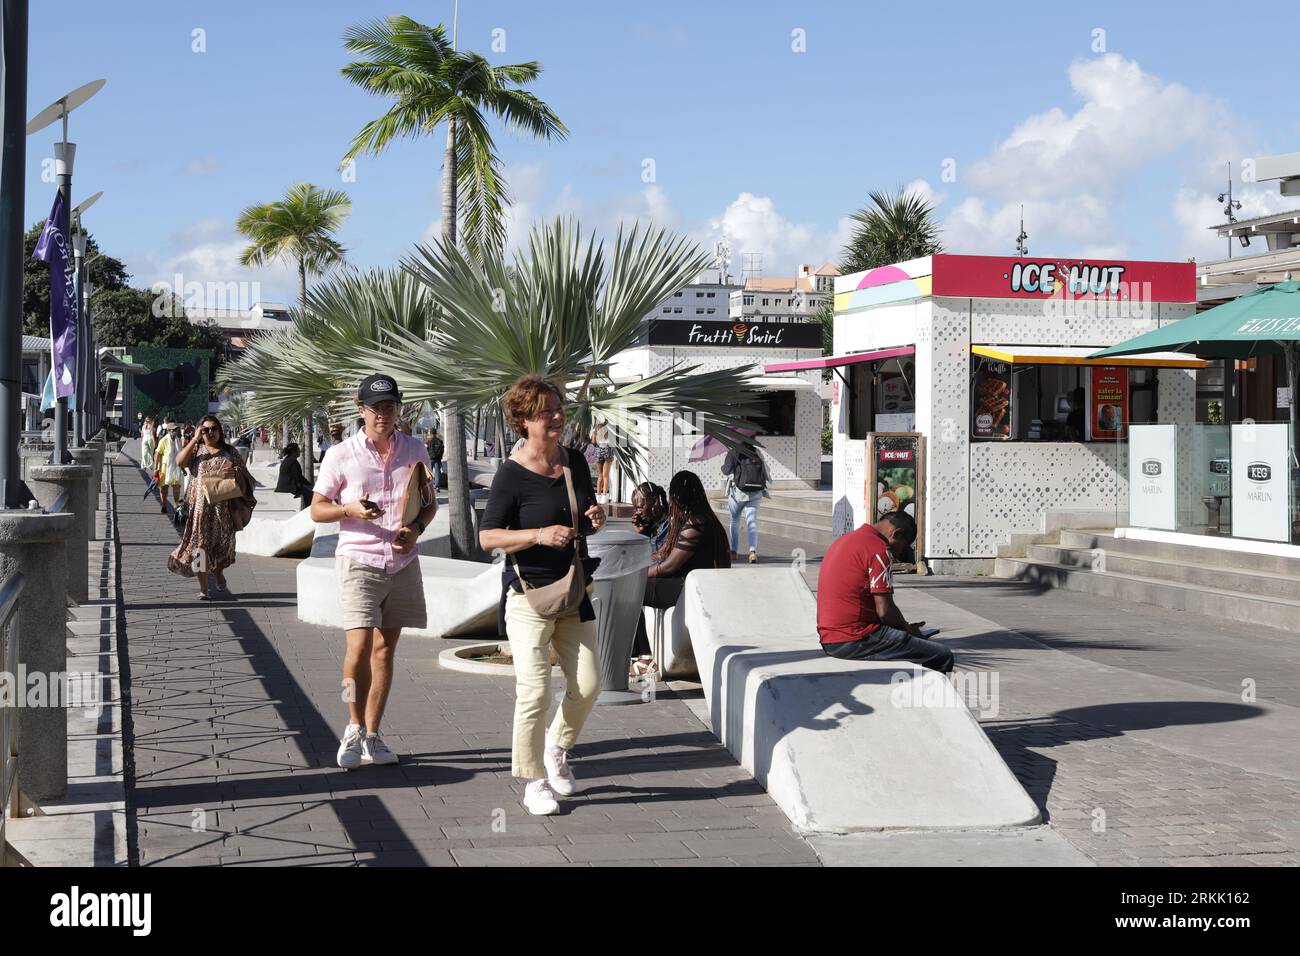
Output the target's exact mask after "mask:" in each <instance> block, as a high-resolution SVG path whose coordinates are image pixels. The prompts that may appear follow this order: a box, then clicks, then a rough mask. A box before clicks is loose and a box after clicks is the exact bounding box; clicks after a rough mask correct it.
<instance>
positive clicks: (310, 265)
mask: <svg viewBox="0 0 1300 956" xmlns="http://www.w3.org/2000/svg"><path fill="white" fill-rule="evenodd" d="M351 211H352V200H351V199H349V198H348V195H347V193H345V192H342V191H341V190H337V189H329V190H322V189H317V188H316V187H315V186H313V185H312V184H311V183H298V184H297V185H295V186H293V187H292V188H290V190H289V191H288V192H287V193H285V195H284V198H283V199H280V200H276V201H275V202H268V203H261V204H260V205H256V206H249V207H248V208H247V209H245V210H244V211H243V212H241V213H240V214H239V219H238V220H236V222H235V228H236V229H238V230H239V231H240V232H241V233H242V234H243V235H244V236H246V237H247V238H248V239H249V243H250V244H249V246H248V247H247V248H246V249H245V250H244V251H243V252H242V253H240V256H239V262H240V264H241V265H245V266H250V267H256V266H263V265H266V264H268V263H270V262H276V261H285V262H291V263H293V264H294V265H295V266H296V267H297V269H298V303H299V309H300V311H301V312H302V313H305V312H306V311H307V276H308V275H309V274H310V275H324V274H325V273H327V272H329V271H330V270H331V269H334V268H337V267H338V266H341V265H342V264H343V261H344V256H345V254H346V250H345V249H344V248H343V246H342V244H340V243H339V241H338V240H337V239H335V238H334V233H336V232H338V230H339V229H340V228H341V227H342V225H343V221H344V220H345V219H347V217H348V213H350V212H351ZM307 415H308V417H307V419H306V420H305V421H304V423H303V433H304V436H305V440H304V444H305V445H306V446H307V447H306V448H304V449H303V461H304V463H305V466H306V467H305V469H304V471H305V474H306V478H307V480H308V481H310V480H311V479H312V476H313V472H314V470H315V467H314V464H313V461H314V458H313V455H312V447H311V441H312V439H311V417H310V409H307Z"/></svg>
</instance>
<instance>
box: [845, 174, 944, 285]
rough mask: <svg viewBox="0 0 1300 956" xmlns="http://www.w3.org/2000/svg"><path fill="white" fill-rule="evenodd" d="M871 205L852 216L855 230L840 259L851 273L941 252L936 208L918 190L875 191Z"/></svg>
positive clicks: (871, 196)
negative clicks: (907, 191)
mask: <svg viewBox="0 0 1300 956" xmlns="http://www.w3.org/2000/svg"><path fill="white" fill-rule="evenodd" d="M868 198H869V199H870V200H871V204H870V205H869V206H867V207H865V208H863V209H859V210H858V211H857V212H855V213H853V215H852V216H851V217H850V218H851V219H852V221H853V223H854V228H853V233H852V235H851V236H850V238H849V242H848V245H847V246H845V248H844V253H843V256H842V258H841V261H840V272H841V274H843V275H848V274H849V273H852V272H861V271H863V270H864V269H874V268H876V267H878V266H883V265H890V264H892V263H895V262H906V261H907V260H909V259H919V258H921V257H922V256H930V255H934V254H935V253H938V252H942V251H943V249H942V246H941V245H940V243H939V224H938V223H937V222H936V221H935V219H934V207H933V206H931V205H930V203H929V201H928V200H926V199H925V198H924V197H922V196H920V195H918V194H916V193H905V192H903V190H902V188H901V187H900V188H899V190H898V192H897V193H893V194H890V193H886V192H881V191H876V192H872V193H871V194H870V196H869V197H868Z"/></svg>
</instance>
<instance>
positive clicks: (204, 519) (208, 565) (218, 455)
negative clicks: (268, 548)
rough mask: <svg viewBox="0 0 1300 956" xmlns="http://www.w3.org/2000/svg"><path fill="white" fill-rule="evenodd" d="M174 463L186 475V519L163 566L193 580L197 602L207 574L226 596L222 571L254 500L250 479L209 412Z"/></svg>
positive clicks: (204, 589) (229, 561)
mask: <svg viewBox="0 0 1300 956" xmlns="http://www.w3.org/2000/svg"><path fill="white" fill-rule="evenodd" d="M176 464H177V466H178V467H180V468H182V469H184V470H185V471H187V472H188V473H189V475H190V483H189V488H188V489H187V490H186V494H185V505H186V511H187V512H188V517H187V518H186V521H185V531H184V532H183V533H182V535H181V543H180V544H179V545H177V547H176V550H175V551H173V552H172V553H171V554H170V555H169V556H168V558H167V568H168V570H170V571H173V572H175V573H176V574H183V575H184V576H185V577H187V578H188V577H196V578H198V580H199V600H200V601H206V600H208V575H209V574H211V575H212V577H213V579H214V582H215V586H216V588H217V590H219V591H223V592H225V594H226V595H227V596H231V595H230V591H229V589H228V588H227V587H226V575H225V570H226V568H228V567H230V566H231V565H232V564H234V563H235V532H237V531H239V530H240V529H241V528H243V527H244V526H245V525H246V524H247V523H248V517H249V515H251V513H252V508H253V506H254V505H255V504H256V498H254V496H253V480H252V478H251V477H250V476H249V474H248V469H247V468H246V467H245V466H244V462H243V459H242V458H240V456H239V452H237V451H236V450H235V448H234V446H233V445H231V444H230V443H229V442H227V441H226V436H225V432H224V430H223V429H222V427H221V422H220V421H218V420H217V418H216V416H214V415H205V416H204V417H203V419H202V420H201V421H200V422H199V427H198V429H197V430H196V431H195V432H194V437H193V438H191V439H190V441H189V442H188V444H186V445H185V447H184V448H182V449H181V450H180V451H179V452H178V453H177V455H176Z"/></svg>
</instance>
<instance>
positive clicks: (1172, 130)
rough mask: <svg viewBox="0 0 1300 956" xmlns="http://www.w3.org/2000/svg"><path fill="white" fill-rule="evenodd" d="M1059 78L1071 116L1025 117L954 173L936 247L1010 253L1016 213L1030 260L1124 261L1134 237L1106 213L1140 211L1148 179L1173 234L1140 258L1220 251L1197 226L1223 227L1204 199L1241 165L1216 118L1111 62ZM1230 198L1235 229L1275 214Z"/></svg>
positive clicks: (1224, 113) (1259, 199)
mask: <svg viewBox="0 0 1300 956" xmlns="http://www.w3.org/2000/svg"><path fill="white" fill-rule="evenodd" d="M1069 78H1070V85H1071V88H1072V89H1073V91H1074V93H1075V95H1076V96H1077V97H1078V99H1079V100H1080V101H1081V102H1080V105H1079V106H1078V108H1077V109H1075V110H1074V111H1073V112H1067V111H1066V110H1064V109H1062V108H1060V107H1053V108H1051V109H1049V110H1046V111H1044V112H1042V113H1037V114H1035V115H1032V116H1029V117H1027V118H1025V119H1024V120H1022V121H1021V122H1019V123H1018V124H1016V125H1015V127H1014V128H1013V129H1012V130H1011V132H1010V134H1008V136H1007V137H1006V139H1004V140H1003V141H1002V142H1000V143H998V144H997V145H996V146H995V147H994V149H993V151H992V152H991V153H990V154H989V155H987V156H984V157H981V158H979V159H977V160H975V161H974V162H971V163H968V164H965V165H964V166H962V167H959V177H960V179H959V186H961V187H963V188H964V189H965V190H966V192H965V197H964V198H963V199H962V200H961V201H960V202H958V203H956V204H955V205H954V206H953V207H952V209H951V211H950V212H949V213H948V215H947V216H946V217H945V219H944V220H943V241H944V246H945V248H946V249H947V250H948V251H951V252H972V253H973V252H981V253H1004V254H1010V253H1011V252H1012V251H1013V250H1014V244H1015V237H1016V234H1017V233H1018V232H1019V217H1020V205H1021V203H1023V204H1024V214H1025V229H1026V231H1027V232H1028V233H1029V248H1030V252H1031V254H1033V255H1037V254H1043V255H1084V256H1092V257H1109V256H1115V257H1118V256H1122V255H1128V254H1133V250H1132V248H1131V240H1132V239H1139V238H1141V237H1140V236H1133V235H1130V234H1129V232H1128V231H1127V230H1129V229H1131V228H1132V226H1131V225H1130V224H1128V223H1124V222H1121V221H1120V216H1119V215H1118V212H1119V210H1120V209H1121V208H1123V207H1127V206H1134V207H1136V208H1144V209H1147V210H1149V209H1151V206H1152V197H1151V196H1150V195H1149V192H1148V194H1147V195H1140V194H1138V193H1137V192H1136V190H1138V189H1144V190H1148V191H1149V190H1150V188H1151V187H1150V185H1149V183H1150V180H1151V174H1152V173H1155V174H1158V175H1159V176H1160V177H1161V180H1162V181H1164V182H1167V183H1168V193H1167V197H1168V199H1167V201H1168V203H1169V205H1168V207H1167V208H1168V210H1169V212H1168V215H1169V216H1170V218H1171V219H1172V221H1173V222H1174V223H1175V224H1176V225H1177V226H1178V228H1179V235H1178V238H1177V240H1176V241H1177V246H1176V247H1175V248H1165V249H1158V250H1141V254H1143V255H1158V256H1160V257H1162V258H1168V259H1175V260H1176V259H1180V258H1183V257H1185V256H1187V255H1215V256H1217V255H1221V254H1222V252H1223V248H1224V247H1223V245H1222V242H1223V241H1222V240H1219V239H1217V238H1216V237H1214V234H1213V233H1212V232H1211V231H1210V230H1209V229H1207V228H1206V227H1207V226H1209V225H1210V224H1212V223H1214V222H1215V221H1219V220H1222V218H1223V216H1222V212H1221V204H1217V205H1216V204H1215V202H1214V196H1215V195H1217V193H1218V191H1219V190H1221V189H1223V188H1224V179H1225V177H1226V172H1227V171H1226V168H1225V166H1224V163H1225V162H1226V161H1227V160H1228V159H1229V158H1235V157H1240V156H1242V155H1243V151H1242V142H1241V136H1240V134H1239V133H1237V132H1236V130H1235V129H1234V126H1233V123H1232V118H1231V115H1230V113H1229V111H1228V109H1227V108H1226V107H1225V106H1224V105H1223V104H1222V103H1221V102H1220V101H1219V100H1217V99H1216V98H1214V97H1212V96H1208V95H1206V94H1203V93H1197V92H1194V91H1192V90H1189V89H1188V88H1187V87H1185V86H1182V85H1180V84H1178V83H1166V82H1164V81H1163V80H1161V79H1160V78H1159V77H1156V76H1153V75H1152V74H1150V73H1147V72H1145V71H1143V70H1142V68H1141V67H1140V66H1139V65H1138V64H1137V63H1136V62H1134V61H1133V60H1129V59H1126V58H1124V57H1122V56H1120V55H1117V54H1113V53H1112V54H1106V55H1105V56H1101V57H1097V58H1095V59H1090V60H1079V61H1076V62H1075V63H1073V64H1071V66H1070V68H1069ZM1139 184H1140V185H1139ZM1162 198H1163V197H1158V196H1157V197H1156V199H1155V201H1156V202H1157V203H1159V202H1160V201H1162ZM1240 198H1241V200H1242V202H1243V209H1242V211H1241V213H1240V215H1241V216H1242V218H1245V217H1246V216H1247V215H1248V212H1247V210H1248V208H1249V209H1254V210H1257V211H1253V212H1249V215H1259V214H1261V213H1263V212H1267V211H1272V210H1274V209H1276V208H1280V207H1281V206H1282V205H1283V204H1282V203H1281V202H1280V197H1279V196H1277V195H1276V194H1270V193H1269V192H1268V190H1266V189H1263V188H1259V187H1247V188H1243V189H1242V190H1241V196H1240ZM1157 212H1158V206H1157ZM1216 249H1217V250H1218V253H1217V254H1216V252H1215V250H1216Z"/></svg>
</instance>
